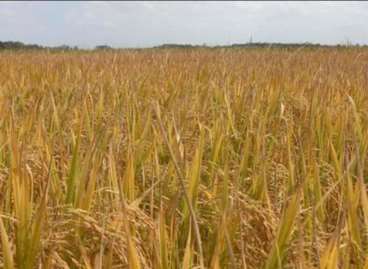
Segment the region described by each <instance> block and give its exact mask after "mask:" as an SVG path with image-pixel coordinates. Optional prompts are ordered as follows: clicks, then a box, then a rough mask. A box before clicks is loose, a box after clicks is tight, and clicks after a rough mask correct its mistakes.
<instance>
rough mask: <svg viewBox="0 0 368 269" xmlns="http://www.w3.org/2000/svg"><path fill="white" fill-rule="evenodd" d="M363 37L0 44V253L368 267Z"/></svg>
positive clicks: (98, 264)
mask: <svg viewBox="0 0 368 269" xmlns="http://www.w3.org/2000/svg"><path fill="white" fill-rule="evenodd" d="M367 154H368V51H367V49H364V48H358V47H354V48H349V47H345V48H320V49H309V48H299V49H289V50H288V49H272V48H271V49H266V48H264V49H201V48H199V49H188V50H186V49H156V50H155V49H147V50H118V51H89V52H88V51H84V52H83V51H71V52H47V51H34V52H26V51H25V52H22V51H20V52H11V51H4V52H1V53H0V242H1V243H0V267H1V268H5V269H13V268H14V269H15V268H18V269H33V268H39V269H41V268H42V269H46V268H73V269H74V268H87V269H90V268H91V269H92V268H93V269H105V268H106V269H110V268H127V269H150V268H152V269H153V268H155V269H156V268H157V269H161V268H162V269H175V268H180V269H189V268H199V269H204V268H206V269H207V268H208V269H220V268H229V269H230V268H231V269H232V268H242V269H245V268H246V269H258V268H261V269H281V268H298V269H302V268H305V269H309V268H319V269H337V268H343V269H358V268H359V269H360V268H362V269H367V268H368V193H367V187H366V185H367V182H368V158H367Z"/></svg>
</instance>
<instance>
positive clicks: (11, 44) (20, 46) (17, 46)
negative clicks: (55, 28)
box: [0, 41, 367, 51]
mask: <svg viewBox="0 0 368 269" xmlns="http://www.w3.org/2000/svg"><path fill="white" fill-rule="evenodd" d="M339 47H367V45H353V44H350V43H346V44H339V45H324V44H318V43H267V42H248V43H238V44H231V45H218V46H209V45H206V44H203V45H191V44H175V43H173V44H162V45H159V46H154V47H153V49H197V48H214V49H216V48H283V49H294V48H339ZM4 49H6V50H42V49H47V50H57V51H59V50H62V51H69V50H81V49H80V48H78V47H77V46H74V47H72V46H68V45H61V46H56V47H50V46H41V45H37V44H25V43H22V42H19V41H0V50H4ZM119 49H120V48H113V47H110V46H109V45H98V46H96V47H95V48H94V50H119Z"/></svg>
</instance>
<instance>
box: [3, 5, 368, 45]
mask: <svg viewBox="0 0 368 269" xmlns="http://www.w3.org/2000/svg"><path fill="white" fill-rule="evenodd" d="M251 35H252V37H253V41H259V42H313V43H324V44H336V43H344V42H347V41H348V40H349V41H350V42H352V43H354V44H355V43H360V44H368V2H309V3H307V2H0V40H2V41H4V40H18V41H22V42H25V43H38V44H42V45H51V46H56V45H62V44H68V45H72V46H74V45H77V46H80V47H86V48H89V47H94V46H96V45H100V44H108V45H111V46H114V47H148V46H154V45H158V44H162V43H191V44H203V43H207V44H209V45H217V44H231V43H243V42H247V41H248V40H249V37H250V36H251Z"/></svg>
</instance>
